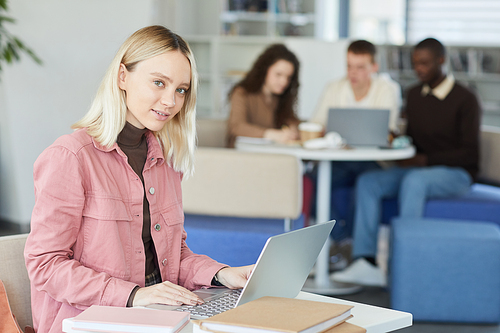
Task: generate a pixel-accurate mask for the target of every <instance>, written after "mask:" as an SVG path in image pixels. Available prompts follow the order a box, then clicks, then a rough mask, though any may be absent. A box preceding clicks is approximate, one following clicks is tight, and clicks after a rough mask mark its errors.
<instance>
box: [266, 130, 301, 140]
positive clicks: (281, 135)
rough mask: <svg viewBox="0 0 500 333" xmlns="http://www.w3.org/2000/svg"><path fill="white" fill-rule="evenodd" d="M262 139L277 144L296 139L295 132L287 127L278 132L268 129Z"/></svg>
mask: <svg viewBox="0 0 500 333" xmlns="http://www.w3.org/2000/svg"><path fill="white" fill-rule="evenodd" d="M264 138H265V139H269V140H272V141H274V142H278V143H287V142H290V141H293V140H297V139H298V138H297V132H296V131H294V130H292V129H290V128H288V127H285V128H283V129H280V130H279V129H273V128H269V129H267V130H266V131H265V132H264Z"/></svg>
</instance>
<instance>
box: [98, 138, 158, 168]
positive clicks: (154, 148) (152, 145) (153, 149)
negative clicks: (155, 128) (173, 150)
mask: <svg viewBox="0 0 500 333" xmlns="http://www.w3.org/2000/svg"><path fill="white" fill-rule="evenodd" d="M145 135H146V140H147V142H148V157H147V160H148V161H155V160H156V161H157V162H158V163H159V164H160V165H161V164H162V163H163V162H164V161H165V157H164V156H163V149H162V148H161V145H160V141H159V140H158V139H157V138H156V136H155V135H154V134H153V133H151V131H147V132H146V134H145ZM91 139H92V143H93V145H94V147H95V148H96V149H98V150H100V151H103V152H105V153H109V152H111V151H113V150H116V151H117V152H118V154H120V155H121V156H123V157H126V155H125V153H124V152H123V151H122V150H121V149H120V147H119V146H118V143H116V142H115V143H113V145H111V147H106V146H103V145H102V144H100V143H99V142H97V141H96V140H95V138H94V137H91Z"/></svg>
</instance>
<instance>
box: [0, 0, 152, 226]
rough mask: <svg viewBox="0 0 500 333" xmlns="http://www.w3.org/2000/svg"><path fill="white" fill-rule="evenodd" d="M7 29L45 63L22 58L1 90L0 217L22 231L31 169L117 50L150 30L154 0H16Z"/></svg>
mask: <svg viewBox="0 0 500 333" xmlns="http://www.w3.org/2000/svg"><path fill="white" fill-rule="evenodd" d="M9 5H10V16H12V17H14V18H15V19H16V20H17V23H16V24H15V25H9V30H10V31H11V32H12V33H13V34H14V35H16V36H18V37H20V38H21V39H22V40H23V41H24V42H26V44H27V45H29V46H30V47H31V48H32V49H34V50H35V51H36V53H37V54H38V55H39V56H40V58H42V60H43V61H44V64H43V66H38V65H36V64H35V63H34V62H33V61H31V60H30V59H29V58H28V57H25V56H23V59H22V61H21V62H20V63H17V64H14V65H13V66H8V67H6V68H5V67H4V72H3V74H2V77H1V80H2V81H1V83H0V217H1V218H2V219H6V220H9V221H12V222H16V223H19V224H21V225H23V226H27V225H28V224H29V222H30V216H31V210H32V208H33V204H34V193H33V177H32V172H33V163H34V162H35V160H36V158H37V156H38V155H39V154H40V153H41V152H42V151H43V149H45V148H46V147H48V146H49V145H50V144H51V143H52V142H53V141H54V140H55V139H56V138H57V137H59V136H60V135H62V134H66V133H70V132H71V129H70V126H71V124H73V123H74V122H75V121H77V120H78V119H79V118H81V117H82V116H83V115H84V114H85V113H86V111H87V109H88V107H89V105H90V103H91V101H92V98H93V96H94V94H95V92H96V91H97V87H98V85H99V82H100V80H101V77H102V75H103V74H104V72H105V70H106V68H107V66H108V64H109V63H110V61H111V59H112V58H113V56H114V54H115V53H116V51H117V50H118V48H119V46H120V45H121V43H122V42H123V41H124V40H125V39H126V37H127V36H128V35H130V34H131V33H132V32H134V31H135V30H137V29H139V28H141V27H143V26H146V25H149V24H151V23H152V19H153V17H154V15H153V14H154V13H153V10H154V8H153V7H154V6H153V0H106V1H102V0H72V1H68V0H36V1H33V0H31V1H30V0H15V1H9Z"/></svg>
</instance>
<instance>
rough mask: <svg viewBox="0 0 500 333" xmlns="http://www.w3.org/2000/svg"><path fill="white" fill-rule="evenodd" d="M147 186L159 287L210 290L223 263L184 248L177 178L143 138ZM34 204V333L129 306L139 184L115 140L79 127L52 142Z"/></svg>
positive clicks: (41, 161) (137, 243) (136, 271)
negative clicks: (100, 309) (86, 313)
mask: <svg viewBox="0 0 500 333" xmlns="http://www.w3.org/2000/svg"><path fill="white" fill-rule="evenodd" d="M147 141H148V157H147V160H146V164H145V166H144V171H143V176H144V187H145V189H146V196H147V199H148V201H149V207H150V214H151V235H152V237H153V241H154V243H155V245H156V253H157V256H158V264H159V267H160V271H161V276H162V279H163V281H171V282H173V283H175V284H179V285H181V286H184V287H186V288H188V289H191V290H193V289H196V288H200V287H202V286H208V285H210V282H211V280H212V277H213V276H214V275H215V273H216V272H217V271H218V270H219V269H221V268H222V267H224V266H225V265H222V264H219V263H217V262H216V261H214V260H212V259H210V258H208V257H207V256H203V255H197V254H194V253H193V252H191V250H190V249H189V248H188V247H187V245H186V242H185V240H186V232H185V231H184V226H183V225H184V214H183V211H182V193H181V178H182V175H181V174H180V173H178V172H176V171H174V170H173V169H172V168H171V167H169V166H168V164H167V163H166V161H165V160H164V157H163V153H162V150H161V147H160V144H159V142H158V141H157V139H156V138H155V137H154V135H153V134H152V133H150V132H147ZM34 182H35V197H36V203H35V207H34V209H33V214H32V219H31V233H30V235H29V237H28V240H27V242H26V248H25V253H24V254H25V260H26V267H27V269H28V274H29V277H30V280H31V298H32V311H33V324H34V328H35V330H36V331H37V332H38V333H45V332H61V331H62V320H63V319H64V318H69V317H74V316H75V315H77V314H78V313H80V312H81V311H83V310H85V309H86V308H87V307H89V306H90V305H93V304H96V305H111V306H126V304H127V299H128V297H129V295H130V292H131V291H132V289H133V288H134V287H135V286H136V285H139V286H141V287H143V286H144V275H145V255H144V246H143V243H142V236H141V235H142V231H141V230H142V205H143V196H144V187H143V185H142V182H141V180H140V179H139V177H138V176H137V175H136V174H135V172H134V171H133V170H132V168H131V167H130V165H129V164H128V162H127V157H126V155H125V154H124V153H123V151H122V150H121V149H120V148H119V147H118V145H117V144H115V145H114V146H113V147H111V148H109V149H108V148H105V147H103V146H101V145H100V144H98V143H97V142H95V141H94V140H93V138H92V137H90V136H89V135H88V134H87V133H86V131H85V130H84V129H81V130H78V131H75V132H74V133H73V134H70V135H65V136H62V137H60V138H59V139H57V140H56V141H55V142H54V144H52V145H51V146H50V147H49V148H47V149H46V150H45V151H44V152H43V153H42V154H41V155H40V156H39V158H38V159H37V161H36V162H35V166H34Z"/></svg>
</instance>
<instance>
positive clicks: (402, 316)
mask: <svg viewBox="0 0 500 333" xmlns="http://www.w3.org/2000/svg"><path fill="white" fill-rule="evenodd" d="M296 298H298V299H305V300H310V301H317V302H328V303H338V304H347V305H353V306H354V308H353V309H352V310H351V313H352V315H353V318H351V319H349V320H348V322H350V323H351V324H354V325H358V326H361V327H363V328H365V329H366V332H367V333H383V332H392V331H395V330H399V329H402V328H405V327H409V326H411V325H412V324H413V316H412V314H411V313H408V312H402V311H396V310H391V309H385V308H381V307H378V306H373V305H367V304H362V303H356V302H351V301H346V300H342V299H337V298H332V297H327V296H321V295H316V294H311V293H306V292H300V293H299V295H298V296H297V297H296ZM63 332H67V333H92V332H89V331H81V330H75V329H72V325H71V321H70V322H68V323H67V325H63ZM191 332H193V323H192V322H190V323H188V324H187V325H186V326H185V327H184V328H183V329H182V330H181V331H180V333H191Z"/></svg>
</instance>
